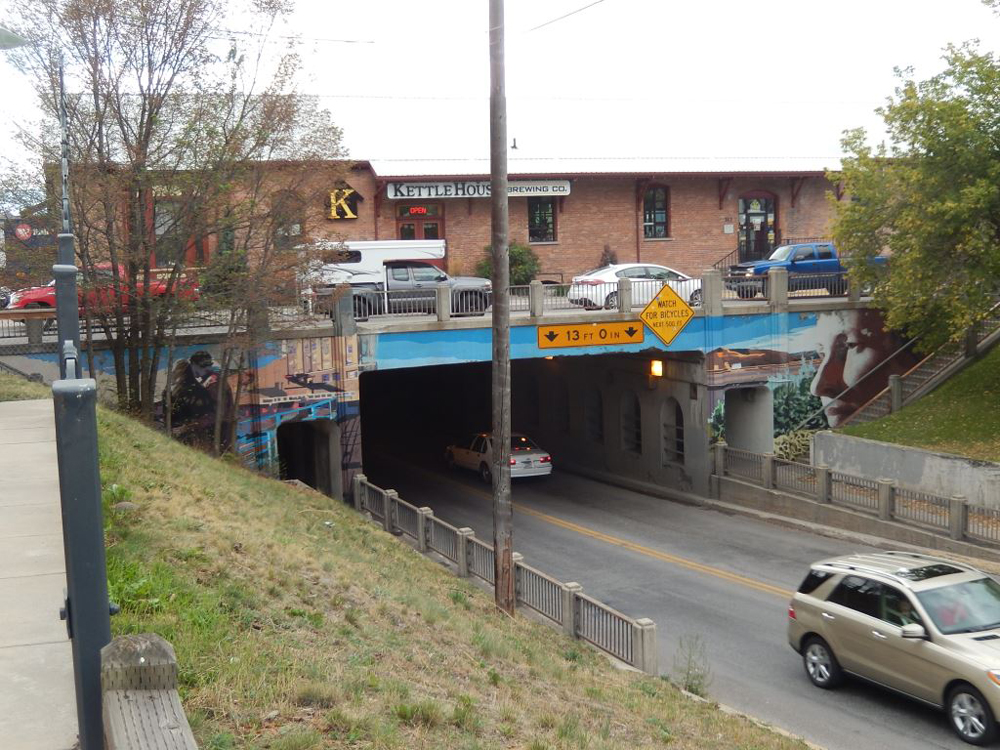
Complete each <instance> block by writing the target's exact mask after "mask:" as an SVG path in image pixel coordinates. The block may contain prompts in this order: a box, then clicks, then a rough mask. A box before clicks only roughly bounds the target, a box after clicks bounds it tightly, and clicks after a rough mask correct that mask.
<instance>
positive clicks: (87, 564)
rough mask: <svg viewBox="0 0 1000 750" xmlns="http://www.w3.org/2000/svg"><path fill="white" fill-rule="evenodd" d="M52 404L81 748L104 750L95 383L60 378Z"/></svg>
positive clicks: (103, 600)
mask: <svg viewBox="0 0 1000 750" xmlns="http://www.w3.org/2000/svg"><path fill="white" fill-rule="evenodd" d="M73 308H74V310H75V309H76V301H75V300H74V302H73ZM52 400H53V403H54V407H55V425H56V458H57V463H58V467H59V501H60V506H61V508H62V527H63V530H64V533H63V549H64V551H65V555H66V589H67V595H66V604H65V606H64V608H63V610H62V612H61V613H60V616H61V617H62V619H64V620H66V621H67V625H66V629H67V631H68V632H69V637H70V639H71V640H72V646H73V675H74V683H75V687H76V715H77V722H78V725H79V736H80V746H81V747H82V748H83V750H101V748H103V747H104V731H103V728H102V720H101V649H102V648H104V647H105V646H106V645H107V644H108V643H109V642H110V641H111V610H110V607H111V603H110V602H109V601H108V573H107V565H106V561H105V555H104V521H103V518H102V514H101V475H100V469H99V467H98V460H97V383H96V382H95V381H93V380H90V379H79V380H57V381H56V382H55V383H53V384H52Z"/></svg>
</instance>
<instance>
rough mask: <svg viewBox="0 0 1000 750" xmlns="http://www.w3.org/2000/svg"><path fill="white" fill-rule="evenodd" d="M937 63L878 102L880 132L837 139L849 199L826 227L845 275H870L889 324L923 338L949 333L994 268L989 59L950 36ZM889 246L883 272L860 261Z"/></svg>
mask: <svg viewBox="0 0 1000 750" xmlns="http://www.w3.org/2000/svg"><path fill="white" fill-rule="evenodd" d="M944 60H945V62H946V67H945V70H944V71H943V72H941V73H940V74H938V75H936V76H934V77H932V78H930V79H928V80H926V81H916V80H914V79H913V71H912V70H901V71H897V75H898V77H899V79H900V84H899V86H898V87H897V88H896V91H895V95H894V96H893V97H891V98H890V99H889V100H888V102H887V103H886V105H885V106H884V107H881V108H880V109H879V110H878V112H879V114H880V115H881V116H882V118H883V119H884V121H885V126H886V132H887V134H888V143H882V144H880V145H878V146H876V147H874V148H873V147H871V146H870V145H869V144H868V142H867V136H866V133H865V131H864V130H862V129H858V130H853V131H849V132H847V133H846V134H845V137H844V139H843V145H844V149H845V151H846V152H847V156H846V158H845V159H844V163H843V171H842V173H841V174H840V175H835V177H839V178H840V179H842V180H843V182H844V186H845V188H846V192H847V193H848V194H849V195H850V200H845V201H840V202H837V203H836V218H835V224H834V229H833V235H834V237H835V239H836V241H837V244H838V246H839V247H840V249H841V252H842V253H844V254H845V255H847V256H848V257H849V261H848V265H849V267H850V269H851V273H852V277H853V278H854V279H855V281H857V282H860V283H862V284H865V285H871V286H872V287H873V289H874V293H875V299H876V303H877V304H878V305H879V306H880V307H882V308H883V309H884V310H885V312H886V322H887V324H888V326H889V327H890V328H893V329H897V330H903V331H906V332H907V333H908V334H910V335H920V336H922V337H923V339H924V344H923V348H928V347H931V346H934V345H938V344H940V343H943V342H944V341H946V340H948V339H949V338H957V337H959V336H960V335H961V334H962V333H963V332H964V331H965V330H967V329H968V328H969V326H971V325H972V324H973V323H975V322H976V321H977V320H978V319H980V318H981V317H983V315H984V313H985V312H986V311H987V310H988V309H989V308H990V307H991V306H992V305H993V304H994V302H995V301H996V295H997V291H998V282H997V280H998V279H1000V62H998V60H997V59H996V58H995V57H994V56H993V55H992V54H991V53H982V52H980V51H979V50H978V48H977V47H976V46H975V44H965V45H961V46H949V47H948V48H947V49H946V51H945V55H944ZM886 252H888V254H889V255H890V258H889V266H890V271H891V272H890V273H889V274H879V273H878V272H877V269H876V267H874V266H873V265H871V264H870V263H869V260H870V259H871V258H872V257H874V256H877V255H879V254H882V253H886Z"/></svg>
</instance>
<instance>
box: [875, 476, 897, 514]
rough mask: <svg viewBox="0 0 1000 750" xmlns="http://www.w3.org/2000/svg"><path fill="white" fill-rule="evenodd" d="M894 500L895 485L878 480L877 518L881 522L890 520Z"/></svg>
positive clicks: (884, 480) (886, 480) (888, 481)
mask: <svg viewBox="0 0 1000 750" xmlns="http://www.w3.org/2000/svg"><path fill="white" fill-rule="evenodd" d="M895 500H896V485H894V484H893V483H892V481H890V480H888V479H879V480H878V517H879V519H880V520H882V521H891V520H892V511H893V505H894V503H895Z"/></svg>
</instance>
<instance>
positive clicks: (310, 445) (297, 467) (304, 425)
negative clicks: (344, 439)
mask: <svg viewBox="0 0 1000 750" xmlns="http://www.w3.org/2000/svg"><path fill="white" fill-rule="evenodd" d="M278 463H279V466H280V473H281V478H282V479H298V480H299V481H301V482H304V483H305V484H308V485H309V486H310V487H312V488H313V489H316V490H319V491H320V492H322V493H323V494H325V495H330V496H331V497H341V496H342V487H341V478H340V477H341V466H340V464H341V461H340V431H339V429H338V427H337V424H336V423H335V422H334V421H333V420H331V419H321V420H313V421H303V422H288V423H286V424H283V425H281V426H280V427H279V428H278Z"/></svg>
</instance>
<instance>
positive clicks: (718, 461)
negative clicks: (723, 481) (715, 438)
mask: <svg viewBox="0 0 1000 750" xmlns="http://www.w3.org/2000/svg"><path fill="white" fill-rule="evenodd" d="M715 476H717V477H724V476H726V441H725V440H720V441H719V442H717V443H716V444H715Z"/></svg>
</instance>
